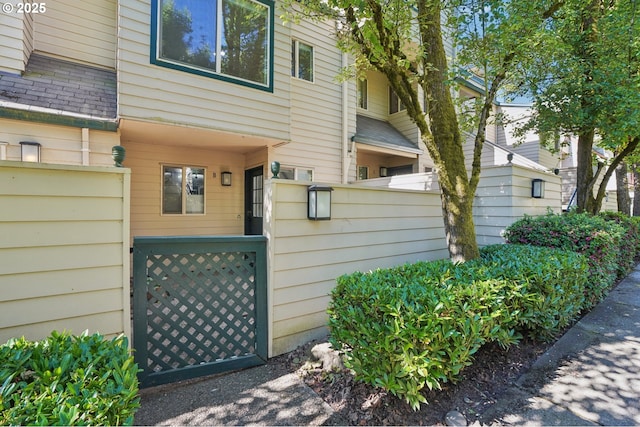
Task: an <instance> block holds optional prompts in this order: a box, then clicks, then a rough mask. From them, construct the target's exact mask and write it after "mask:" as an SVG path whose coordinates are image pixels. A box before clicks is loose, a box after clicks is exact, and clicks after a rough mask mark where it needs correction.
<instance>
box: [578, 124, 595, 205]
mask: <svg viewBox="0 0 640 427" xmlns="http://www.w3.org/2000/svg"><path fill="white" fill-rule="evenodd" d="M594 136H595V132H594V131H593V130H590V131H587V132H583V133H581V134H580V135H578V164H577V168H576V169H577V171H576V180H577V183H576V204H577V206H576V208H577V211H578V212H588V213H596V212H593V209H594V205H595V198H594V197H593V180H594V175H593V165H592V163H593V157H592V151H593V138H594Z"/></svg>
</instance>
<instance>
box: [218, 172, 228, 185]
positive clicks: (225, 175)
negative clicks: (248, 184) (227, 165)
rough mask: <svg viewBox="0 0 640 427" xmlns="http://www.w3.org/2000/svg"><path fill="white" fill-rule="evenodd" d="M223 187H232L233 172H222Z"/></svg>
mask: <svg viewBox="0 0 640 427" xmlns="http://www.w3.org/2000/svg"><path fill="white" fill-rule="evenodd" d="M220 179H221V181H222V185H224V186H225V187H231V172H222V173H221V174H220Z"/></svg>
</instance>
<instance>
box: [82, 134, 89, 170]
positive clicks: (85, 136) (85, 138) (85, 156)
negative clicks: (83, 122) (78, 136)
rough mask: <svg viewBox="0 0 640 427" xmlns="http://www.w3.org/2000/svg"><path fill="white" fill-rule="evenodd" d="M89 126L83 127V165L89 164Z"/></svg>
mask: <svg viewBox="0 0 640 427" xmlns="http://www.w3.org/2000/svg"><path fill="white" fill-rule="evenodd" d="M89 152H90V150H89V128H82V165H83V166H89Z"/></svg>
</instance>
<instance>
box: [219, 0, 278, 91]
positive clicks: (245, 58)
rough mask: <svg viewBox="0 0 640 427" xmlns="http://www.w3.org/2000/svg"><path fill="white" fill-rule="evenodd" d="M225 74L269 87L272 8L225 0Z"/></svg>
mask: <svg viewBox="0 0 640 427" xmlns="http://www.w3.org/2000/svg"><path fill="white" fill-rule="evenodd" d="M222 16H223V23H222V46H221V51H220V58H221V61H222V72H223V73H225V74H229V75H231V76H234V77H240V78H243V79H246V80H250V81H254V82H258V83H262V84H267V83H268V81H267V76H268V66H269V64H268V49H269V43H268V35H269V8H268V7H267V6H265V5H262V4H259V3H256V2H254V1H251V0H222Z"/></svg>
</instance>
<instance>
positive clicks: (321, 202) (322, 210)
mask: <svg viewBox="0 0 640 427" xmlns="http://www.w3.org/2000/svg"><path fill="white" fill-rule="evenodd" d="M332 191H333V188H331V187H327V186H322V185H310V186H309V187H307V195H308V197H307V218H309V219H310V220H313V221H318V220H327V219H331V192H332Z"/></svg>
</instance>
